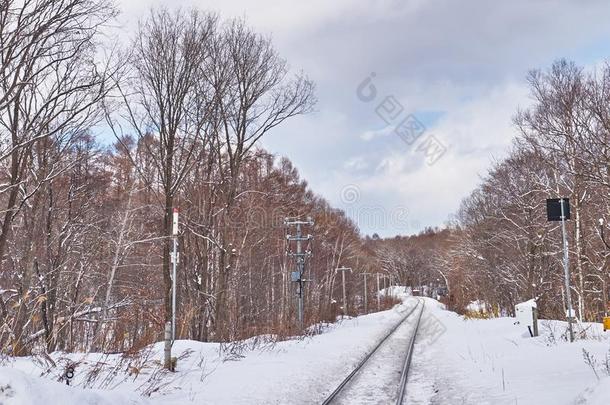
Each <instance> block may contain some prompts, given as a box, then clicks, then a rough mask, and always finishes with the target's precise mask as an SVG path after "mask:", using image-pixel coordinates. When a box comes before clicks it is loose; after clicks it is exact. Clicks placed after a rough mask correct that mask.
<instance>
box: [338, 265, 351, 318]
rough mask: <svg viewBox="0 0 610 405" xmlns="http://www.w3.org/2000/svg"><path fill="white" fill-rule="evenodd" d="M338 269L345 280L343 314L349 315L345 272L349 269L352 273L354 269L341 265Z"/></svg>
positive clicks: (343, 280)
mask: <svg viewBox="0 0 610 405" xmlns="http://www.w3.org/2000/svg"><path fill="white" fill-rule="evenodd" d="M336 271H340V272H341V280H342V282H343V315H347V294H346V293H345V272H346V271H349V272H350V273H351V272H352V269H351V268H350V267H343V266H341V267H339V268H337V270H336Z"/></svg>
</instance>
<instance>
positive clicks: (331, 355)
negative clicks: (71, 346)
mask: <svg viewBox="0 0 610 405" xmlns="http://www.w3.org/2000/svg"><path fill="white" fill-rule="evenodd" d="M391 293H392V294H393V295H400V296H402V297H403V298H405V302H404V303H403V304H401V305H398V306H396V307H395V308H394V309H392V310H389V311H383V312H380V313H376V314H370V315H366V316H360V317H357V318H352V319H344V320H342V321H340V322H338V323H337V324H334V325H329V326H327V327H326V328H325V330H324V332H323V333H321V334H319V335H315V336H312V337H307V338H304V339H295V340H290V341H285V342H278V343H276V344H255V343H256V339H251V340H249V341H247V342H243V343H242V344H239V345H233V346H231V347H223V348H221V346H220V345H218V344H215V343H201V342H192V341H178V342H176V345H175V353H177V354H178V356H179V358H180V359H179V362H178V370H177V372H176V373H168V372H165V371H164V370H163V369H162V368H161V367H160V364H159V361H158V360H159V359H160V358H161V354H162V344H157V345H154V346H152V347H150V348H149V350H147V351H145V352H144V353H142V354H140V355H139V356H133V357H130V356H121V355H101V354H89V355H78V354H70V355H68V354H62V353H53V354H52V355H51V357H50V358H48V359H44V358H40V357H37V358H19V359H7V360H5V361H4V367H1V368H0V404H1V405H30V404H41V403H44V404H45V405H53V404H62V405H63V404H66V405H69V404H79V405H81V404H83V405H86V404H99V405H108V404H112V405H118V404H134V405H135V404H161V403H163V404H185V403H196V404H200V403H205V404H317V403H320V402H322V400H323V399H324V398H325V397H326V396H327V395H328V394H329V393H330V392H331V391H332V390H333V389H334V387H335V386H336V385H337V384H338V383H339V382H340V381H341V380H342V379H343V377H344V376H345V375H346V374H348V373H349V372H350V371H351V370H352V368H353V367H354V366H355V365H356V364H357V363H358V361H359V360H360V359H361V358H362V357H363V356H364V355H365V353H367V351H368V350H369V349H370V348H371V347H372V346H374V344H375V343H376V342H377V341H378V339H380V338H381V336H383V335H384V333H385V332H386V331H387V330H388V329H389V328H390V327H391V326H392V325H394V324H395V323H396V322H397V321H398V320H399V319H400V318H401V317H402V316H403V314H404V313H405V311H406V310H407V309H408V308H409V307H410V306H411V305H414V300H413V299H408V298H406V294H405V293H404V289H402V288H399V289H395V290H394V291H391ZM422 322H423V323H422V326H421V328H420V334H419V335H418V341H417V343H416V347H415V353H414V356H413V369H412V371H411V374H410V377H409V385H408V388H407V403H408V404H431V405H437V404H440V405H456V404H476V405H479V404H481V405H484V404H518V405H523V404H536V405H546V404H548V405H556V404H566V405H570V404H579V405H585V404H586V405H602V404H604V405H608V404H610V377H608V372H609V371H607V368H608V369H610V355H609V352H608V349H609V348H610V344H609V343H610V340H609V339H608V337H607V336H606V335H605V334H604V332H603V331H602V328H601V325H599V324H590V325H585V326H584V328H585V330H586V334H587V336H588V338H587V339H586V340H579V341H577V342H575V343H573V344H570V343H567V342H565V341H564V340H562V338H561V335H563V334H565V327H566V325H565V323H563V322H559V321H542V324H541V327H540V333H541V336H540V337H537V338H530V337H529V334H528V332H527V330H526V329H525V328H524V327H523V326H520V325H515V324H514V319H513V318H498V319H491V320H465V319H464V318H463V317H461V316H458V315H457V314H455V313H452V312H449V311H445V310H443V309H442V306H441V305H440V304H438V303H437V302H436V301H434V300H430V299H426V310H425V312H424V316H423V318H422ZM259 342H260V339H259ZM253 347H254V348H253ZM583 349H585V350H586V351H587V352H588V353H590V356H592V357H591V358H592V359H593V360H592V361H593V362H594V363H596V364H595V368H596V372H597V375H598V376H599V381H598V378H597V377H596V375H595V373H594V372H593V370H592V368H591V367H590V366H589V365H587V364H586V363H585V360H584V357H583ZM607 356H609V357H607ZM607 358H608V359H609V360H606V359H607ZM68 362H75V363H78V365H77V367H76V375H75V377H74V380H73V386H70V387H67V386H66V385H65V383H61V382H58V380H59V379H60V377H61V373H62V371H63V369H64V365H65V364H67V363H68ZM53 363H55V365H56V366H55V367H53V366H52V364H53ZM379 375H382V374H379ZM371 378H375V377H374V376H373V377H371Z"/></svg>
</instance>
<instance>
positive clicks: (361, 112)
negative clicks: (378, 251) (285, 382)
mask: <svg viewBox="0 0 610 405" xmlns="http://www.w3.org/2000/svg"><path fill="white" fill-rule="evenodd" d="M119 4H120V6H121V8H122V10H123V16H122V17H121V20H122V23H123V24H124V26H125V27H127V29H128V28H129V27H130V26H133V24H135V22H136V21H137V20H138V18H141V17H143V16H145V15H146V14H147V13H148V10H149V9H150V8H151V7H154V6H159V5H166V6H168V7H191V6H196V7H198V8H201V9H207V10H212V11H216V12H219V13H220V14H221V15H222V16H223V17H225V18H230V17H235V16H237V17H245V18H246V19H247V21H248V22H249V23H250V25H252V26H253V27H254V28H256V29H257V30H258V31H259V32H261V33H263V34H266V35H270V36H271V37H272V38H273V41H274V44H275V46H276V48H277V49H278V51H279V52H280V54H281V55H282V56H284V57H285V58H286V59H287V60H288V62H289V64H290V66H291V67H292V68H293V69H294V70H303V71H305V72H306V73H307V74H308V76H309V77H310V78H311V79H313V80H314V81H315V82H316V85H317V97H318V99H319V102H318V104H317V106H316V112H315V113H313V114H310V115H307V116H304V117H299V118H296V119H294V120H292V121H291V122H288V123H286V124H285V125H284V126H283V127H281V128H278V129H277V130H275V131H274V132H273V133H271V134H270V135H269V136H268V137H267V138H266V139H264V140H263V142H262V146H264V147H265V148H267V149H268V150H270V151H271V152H274V153H276V154H278V155H284V156H287V157H289V158H290V159H291V160H292V161H293V162H294V163H295V165H296V166H297V167H298V169H299V171H300V172H301V175H302V176H303V177H304V178H305V179H306V180H307V181H308V182H309V184H310V186H311V188H312V189H313V190H314V191H315V192H317V193H319V194H321V195H323V196H324V197H325V198H326V199H328V200H329V201H330V202H331V203H332V204H333V205H334V206H337V207H341V208H343V209H345V210H346V211H347V212H348V214H349V215H351V216H352V218H354V220H356V221H357V222H358V224H359V226H360V229H361V230H362V232H363V233H365V234H372V233H373V232H377V233H379V234H380V235H384V236H392V235H395V234H411V233H416V232H418V231H419V230H421V229H422V228H423V227H425V226H428V225H432V226H435V225H442V224H443V223H444V222H445V221H447V219H448V218H450V216H451V214H452V213H454V212H455V211H456V210H457V208H458V207H459V204H460V201H461V200H462V199H463V198H464V197H466V196H467V195H468V194H469V193H470V191H472V189H474V188H475V187H476V186H477V184H478V183H479V180H480V176H481V175H484V174H485V171H486V170H487V168H489V167H490V165H491V164H492V162H493V161H494V160H497V159H500V158H502V157H503V156H504V155H505V154H506V151H507V149H508V148H509V146H510V143H511V139H512V137H513V136H514V135H515V130H514V128H513V127H512V124H511V119H512V116H513V115H514V113H515V112H516V110H517V108H519V107H521V108H523V107H526V106H527V105H528V103H529V100H528V91H527V87H526V83H525V80H524V79H525V75H526V73H527V71H528V70H530V69H534V68H544V67H547V66H549V64H550V63H551V62H552V61H553V60H555V59H557V58H561V57H565V58H569V59H573V60H575V61H576V62H577V63H579V64H581V65H586V66H592V65H595V64H596V63H600V62H602V61H604V60H605V59H606V58H607V57H610V24H608V22H607V17H608V16H610V2H607V1H601V0H600V1H595V0H590V1H586V2H580V1H575V0H574V1H558V0H555V1H542V0H514V1H510V2H499V1H488V0H479V1H455V0H401V1H399V0H332V1H328V0H309V1H306V2H305V1H289V0H256V1H252V0H221V1H220V0H219V1H216V0H209V1H208V0H172V1H169V0H119ZM413 117H414V118H415V119H416V120H417V121H414V120H413ZM399 133H400V134H402V135H403V136H402V137H401V136H399ZM443 151H444V153H441V152H443Z"/></svg>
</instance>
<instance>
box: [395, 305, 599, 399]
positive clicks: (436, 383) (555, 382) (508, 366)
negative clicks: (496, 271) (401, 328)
mask: <svg viewBox="0 0 610 405" xmlns="http://www.w3.org/2000/svg"><path fill="white" fill-rule="evenodd" d="M423 319H428V322H430V319H434V320H435V322H440V323H441V324H442V325H443V328H444V330H443V333H440V334H437V335H438V336H437V338H436V339H434V341H433V342H426V338H425V332H424V336H422V337H420V338H419V340H418V344H416V349H415V352H414V357H413V372H412V374H411V377H410V388H411V390H410V393H409V398H408V401H407V402H408V403H409V404H411V403H412V404H441V405H445V404H447V405H453V404H466V405H486V404H490V405H491V404H493V405H496V404H507V405H509V404H510V405H515V404H518V405H528V404H531V405H561V404H566V405H571V404H580V405H584V404H587V405H602V404H603V405H608V404H610V377H608V372H607V371H606V370H605V369H606V366H605V364H604V363H605V362H606V361H607V360H606V359H607V357H606V356H608V355H609V352H608V349H609V348H610V345H609V342H610V340H609V338H608V335H607V333H610V332H606V334H605V333H604V332H603V330H602V326H601V324H583V325H582V329H583V330H584V331H585V333H586V336H587V338H586V339H583V340H577V341H576V342H574V343H569V342H567V341H566V340H565V336H566V329H567V324H566V323H565V322H561V321H545V320H542V321H540V323H539V326H540V336H539V337H536V338H531V337H530V334H529V332H528V330H527V328H526V327H523V325H515V319H514V318H506V317H505V318H495V319H487V320H484V319H470V320H465V319H464V318H463V317H461V316H459V315H457V314H455V313H453V312H449V311H445V310H443V309H442V307H441V306H439V305H438V304H435V302H434V301H431V300H429V302H428V303H427V305H426V312H425V314H424V318H423ZM437 329H438V328H437ZM586 353H588V355H589V356H590V358H591V359H592V360H593V363H594V367H595V369H596V372H597V375H598V376H599V378H600V381H599V382H598V380H597V377H596V375H595V373H594V372H593V369H592V367H591V366H590V365H588V364H587V363H586V362H585V359H584V355H585V354H586ZM608 359H609V360H610V358H608ZM408 392H409V391H408Z"/></svg>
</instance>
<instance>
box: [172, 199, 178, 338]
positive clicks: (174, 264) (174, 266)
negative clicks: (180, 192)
mask: <svg viewBox="0 0 610 405" xmlns="http://www.w3.org/2000/svg"><path fill="white" fill-rule="evenodd" d="M172 239H173V240H174V251H173V253H172V344H173V343H174V341H175V340H176V273H177V269H178V261H179V260H180V258H179V256H178V208H174V213H173V217H172Z"/></svg>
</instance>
